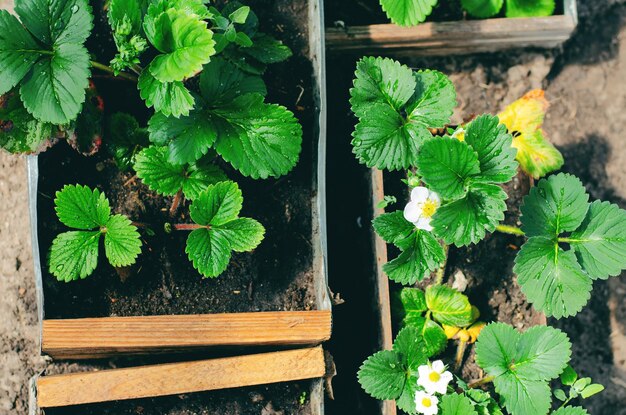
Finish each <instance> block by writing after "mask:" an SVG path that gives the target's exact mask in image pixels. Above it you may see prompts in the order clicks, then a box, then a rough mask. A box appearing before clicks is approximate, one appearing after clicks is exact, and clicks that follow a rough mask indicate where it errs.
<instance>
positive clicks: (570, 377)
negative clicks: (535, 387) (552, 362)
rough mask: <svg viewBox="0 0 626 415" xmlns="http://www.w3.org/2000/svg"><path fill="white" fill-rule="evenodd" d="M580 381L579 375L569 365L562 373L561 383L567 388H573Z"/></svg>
mask: <svg viewBox="0 0 626 415" xmlns="http://www.w3.org/2000/svg"><path fill="white" fill-rule="evenodd" d="M577 379H578V374H577V373H576V371H575V370H574V368H573V367H571V366H570V365H567V367H566V368H565V369H564V370H563V373H561V383H563V385H565V386H572V385H573V384H574V382H576V380H577Z"/></svg>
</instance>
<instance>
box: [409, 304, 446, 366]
mask: <svg viewBox="0 0 626 415" xmlns="http://www.w3.org/2000/svg"><path fill="white" fill-rule="evenodd" d="M403 322H404V324H405V325H406V326H410V327H413V328H415V329H416V330H417V332H418V333H419V335H420V336H421V337H422V339H424V346H425V349H424V350H425V352H426V354H427V355H428V357H431V356H436V355H438V354H439V353H441V352H443V351H444V350H445V348H446V344H447V343H448V338H447V336H446V333H445V331H444V330H443V328H442V327H441V326H440V325H439V324H437V323H435V322H434V321H432V320H430V319H427V318H425V317H421V316H418V315H417V314H415V313H413V314H407V316H406V317H405V319H404V321H403Z"/></svg>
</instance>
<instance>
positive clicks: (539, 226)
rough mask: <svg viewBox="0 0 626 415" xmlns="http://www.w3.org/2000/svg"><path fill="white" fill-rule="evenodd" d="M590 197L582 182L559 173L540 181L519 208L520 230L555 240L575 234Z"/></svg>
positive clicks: (528, 234) (583, 216)
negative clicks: (562, 235)
mask: <svg viewBox="0 0 626 415" xmlns="http://www.w3.org/2000/svg"><path fill="white" fill-rule="evenodd" d="M588 200H589V195H588V194H587V193H585V188H584V186H583V184H582V183H581V181H580V180H579V179H578V178H577V177H575V176H572V175H570V174H566V173H559V174H556V175H553V176H550V177H548V178H547V179H542V180H540V181H539V183H538V184H537V186H535V187H533V188H532V189H531V190H530V193H529V194H528V195H527V196H526V197H524V202H523V204H522V206H521V208H520V210H521V212H522V218H521V220H522V230H523V231H524V232H525V233H526V235H527V236H529V237H531V236H545V237H556V236H558V235H560V234H561V233H562V232H571V231H575V230H576V229H577V228H578V226H580V224H581V223H582V221H583V219H584V218H585V215H586V213H587V209H588V203H587V201H588Z"/></svg>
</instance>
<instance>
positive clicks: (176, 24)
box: [146, 9, 215, 82]
mask: <svg viewBox="0 0 626 415" xmlns="http://www.w3.org/2000/svg"><path fill="white" fill-rule="evenodd" d="M154 30H155V31H154V33H149V32H148V31H146V34H147V35H148V40H150V43H152V44H153V45H154V46H155V47H156V48H157V49H158V50H159V51H160V52H161V53H162V54H161V55H158V56H156V57H155V58H154V60H153V61H152V62H151V63H150V66H149V67H148V70H149V71H150V73H151V74H152V76H154V77H155V78H156V79H157V80H159V81H161V82H176V81H182V80H184V79H185V78H188V77H191V76H193V75H194V74H196V73H197V72H200V70H201V69H202V65H204V64H205V63H207V62H209V60H210V59H211V56H212V55H213V54H215V48H214V46H215V41H214V40H213V32H212V31H211V30H210V29H209V28H208V27H207V23H206V22H205V21H203V20H201V19H200V18H199V17H197V16H195V15H189V14H187V13H186V12H184V11H179V10H176V9H169V10H167V11H166V12H164V13H161V15H159V17H157V18H156V19H155V21H154Z"/></svg>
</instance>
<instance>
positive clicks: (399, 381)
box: [358, 350, 406, 400]
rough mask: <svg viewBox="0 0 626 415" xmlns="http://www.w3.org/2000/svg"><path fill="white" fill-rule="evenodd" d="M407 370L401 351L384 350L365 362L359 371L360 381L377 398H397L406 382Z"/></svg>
mask: <svg viewBox="0 0 626 415" xmlns="http://www.w3.org/2000/svg"><path fill="white" fill-rule="evenodd" d="M405 371H406V367H405V366H404V364H403V362H402V360H401V356H400V354H399V353H397V352H396V351H393V350H382V351H380V352H378V353H376V354H374V355H372V356H370V357H369V358H368V359H367V360H366V361H365V362H363V365H362V366H361V368H360V369H359V373H358V378H359V383H360V384H361V386H362V387H363V390H365V392H367V393H368V394H369V395H371V396H372V397H374V398H376V399H381V400H383V399H396V398H398V397H399V396H400V394H402V390H403V389H404V385H405V383H406V372H405Z"/></svg>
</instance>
